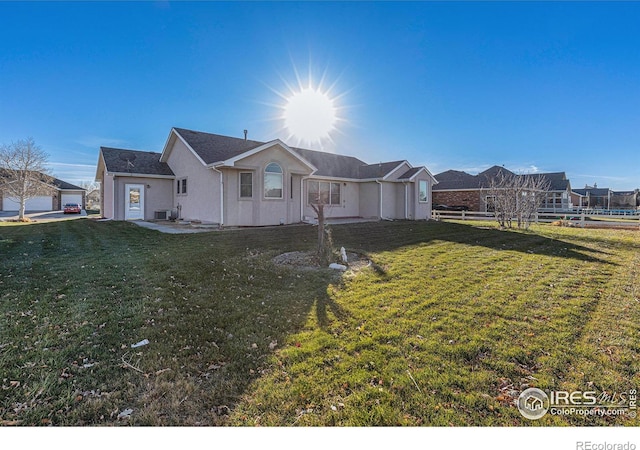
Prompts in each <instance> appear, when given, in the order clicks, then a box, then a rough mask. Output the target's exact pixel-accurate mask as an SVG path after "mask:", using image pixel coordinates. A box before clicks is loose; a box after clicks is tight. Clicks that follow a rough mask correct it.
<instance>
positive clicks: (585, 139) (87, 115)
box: [0, 2, 640, 190]
mask: <svg viewBox="0 0 640 450" xmlns="http://www.w3.org/2000/svg"><path fill="white" fill-rule="evenodd" d="M639 23H640V3H638V2H620V3H609V2H607V3H595V2H587V3H579V2H567V3H556V2H532V3H523V2H489V3H481V2H470V3H463V2H444V3H432V2H373V3H368V2H337V3H331V2H319V3H296V2H269V3H262V2H247V3H242V2H233V3H225V2H194V3H187V2H140V3H132V2H105V3H98V2H87V3H83V2H71V3H60V2H45V3H34V2H15V3H11V2H0V42H1V43H2V45H0V143H9V142H12V141H15V140H18V139H23V138H26V137H33V138H34V139H35V141H36V142H37V143H38V144H39V145H40V146H41V147H42V148H43V149H44V150H45V151H47V152H48V153H49V155H50V161H51V163H52V169H53V172H54V174H56V175H57V176H58V177H60V178H63V179H65V180H67V181H70V182H79V181H81V180H87V181H90V180H92V179H93V177H94V174H95V164H96V161H97V158H98V149H99V147H100V146H101V145H104V146H115V147H123V148H133V149H141V150H154V151H161V150H162V147H163V145H164V143H165V140H166V138H167V136H168V134H169V131H170V129H171V127H172V126H177V127H184V128H190V129H195V130H201V131H208V132H212V133H218V134H224V135H230V136H238V137H242V131H243V130H244V129H248V130H249V137H250V138H252V139H256V140H270V139H274V138H281V139H285V138H287V136H286V133H285V132H283V131H282V129H281V128H282V121H281V120H278V117H279V115H280V110H279V108H278V106H282V105H283V103H284V101H283V99H282V98H281V97H280V96H279V95H277V93H278V92H280V93H286V92H287V85H297V80H296V74H297V75H298V78H300V80H301V81H302V82H303V83H305V82H306V81H307V78H308V77H309V76H310V77H311V79H312V81H313V82H314V83H315V84H317V83H319V82H320V80H321V79H323V80H324V83H323V85H324V86H325V87H330V86H331V92H330V94H331V95H332V96H334V97H336V96H337V97H338V99H337V100H336V101H337V103H338V106H339V108H340V109H339V110H340V117H341V119H342V121H341V122H340V124H339V127H338V130H337V131H338V132H337V133H334V135H333V136H332V138H333V142H328V143H325V145H324V147H323V148H324V149H325V150H328V151H334V152H338V153H344V154H351V155H355V156H358V157H360V158H361V159H363V160H365V161H367V162H370V163H373V162H378V161H384V160H395V159H407V160H409V161H410V162H411V163H412V164H414V165H426V166H427V167H428V168H429V169H430V170H431V171H432V172H433V173H434V174H435V173H438V172H441V171H444V170H447V169H457V170H467V171H470V172H472V173H473V172H477V171H479V170H483V169H485V168H487V167H489V166H491V165H493V164H499V165H505V166H506V167H507V168H509V169H512V170H516V171H528V172H534V171H565V172H566V173H567V175H568V176H569V178H570V179H571V181H572V185H573V187H575V188H581V187H584V184H585V183H589V184H592V183H594V182H596V183H597V184H598V186H600V187H605V186H609V187H611V188H613V189H617V190H626V189H634V188H637V187H640V32H638V24H639ZM292 144H296V143H295V142H293V143H292Z"/></svg>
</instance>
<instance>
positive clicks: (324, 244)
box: [311, 201, 333, 266]
mask: <svg viewBox="0 0 640 450" xmlns="http://www.w3.org/2000/svg"><path fill="white" fill-rule="evenodd" d="M324 207H325V204H324V203H320V202H319V201H318V203H311V208H312V209H313V210H314V211H315V213H316V215H317V217H318V247H317V251H316V254H317V256H318V259H319V260H320V264H322V265H325V266H326V265H327V264H329V262H330V259H331V253H332V252H333V249H332V248H331V243H330V239H329V236H328V231H327V229H326V223H325V217H324Z"/></svg>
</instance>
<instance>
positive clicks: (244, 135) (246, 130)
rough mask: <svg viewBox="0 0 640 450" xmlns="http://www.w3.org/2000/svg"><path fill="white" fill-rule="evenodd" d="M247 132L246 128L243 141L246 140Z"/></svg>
mask: <svg viewBox="0 0 640 450" xmlns="http://www.w3.org/2000/svg"><path fill="white" fill-rule="evenodd" d="M247 133H248V131H247V130H244V140H245V141H246V140H247Z"/></svg>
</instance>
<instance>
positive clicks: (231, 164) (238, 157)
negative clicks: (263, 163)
mask: <svg viewBox="0 0 640 450" xmlns="http://www.w3.org/2000/svg"><path fill="white" fill-rule="evenodd" d="M276 145H277V146H280V147H281V148H282V149H284V150H285V151H286V152H287V153H289V154H290V155H291V156H293V157H294V158H295V159H297V160H298V161H300V162H301V163H302V164H304V165H305V166H307V167H308V168H309V170H311V172H312V174H313V172H316V171H317V170H318V169H317V168H316V167H315V166H314V165H313V164H311V163H310V162H309V161H307V160H306V159H305V158H303V157H302V156H301V155H299V154H298V153H297V152H295V151H293V150H292V149H291V147H289V146H288V145H287V144H285V143H284V142H282V141H281V140H280V139H275V140H273V141H269V142H265V143H264V144H262V145H260V146H258V147H256V148H253V149H251V150H247V151H246V152H244V153H240V154H239V155H236V156H234V157H232V158H229V159H226V160H224V161H220V162H217V163H213V164H208V165H207V167H213V168H221V167H234V166H235V163H236V162H237V161H240V160H242V159H245V158H248V157H250V156H252V155H255V154H256V153H260V152H262V151H264V150H267V149H269V148H271V147H273V146H276Z"/></svg>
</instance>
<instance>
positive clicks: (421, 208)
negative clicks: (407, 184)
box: [413, 176, 433, 220]
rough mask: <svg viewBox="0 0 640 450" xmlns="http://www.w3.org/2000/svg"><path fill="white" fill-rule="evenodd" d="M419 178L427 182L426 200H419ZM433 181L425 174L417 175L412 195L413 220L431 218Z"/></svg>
mask: <svg viewBox="0 0 640 450" xmlns="http://www.w3.org/2000/svg"><path fill="white" fill-rule="evenodd" d="M420 180H423V181H426V182H427V201H426V202H421V201H420ZM432 183H433V181H432V180H431V179H430V178H428V177H427V176H422V177H417V178H416V180H415V183H414V185H413V191H414V192H413V195H414V208H415V209H414V210H415V215H414V220H425V219H430V218H431V210H432V209H433V191H432V188H433V184H432Z"/></svg>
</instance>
